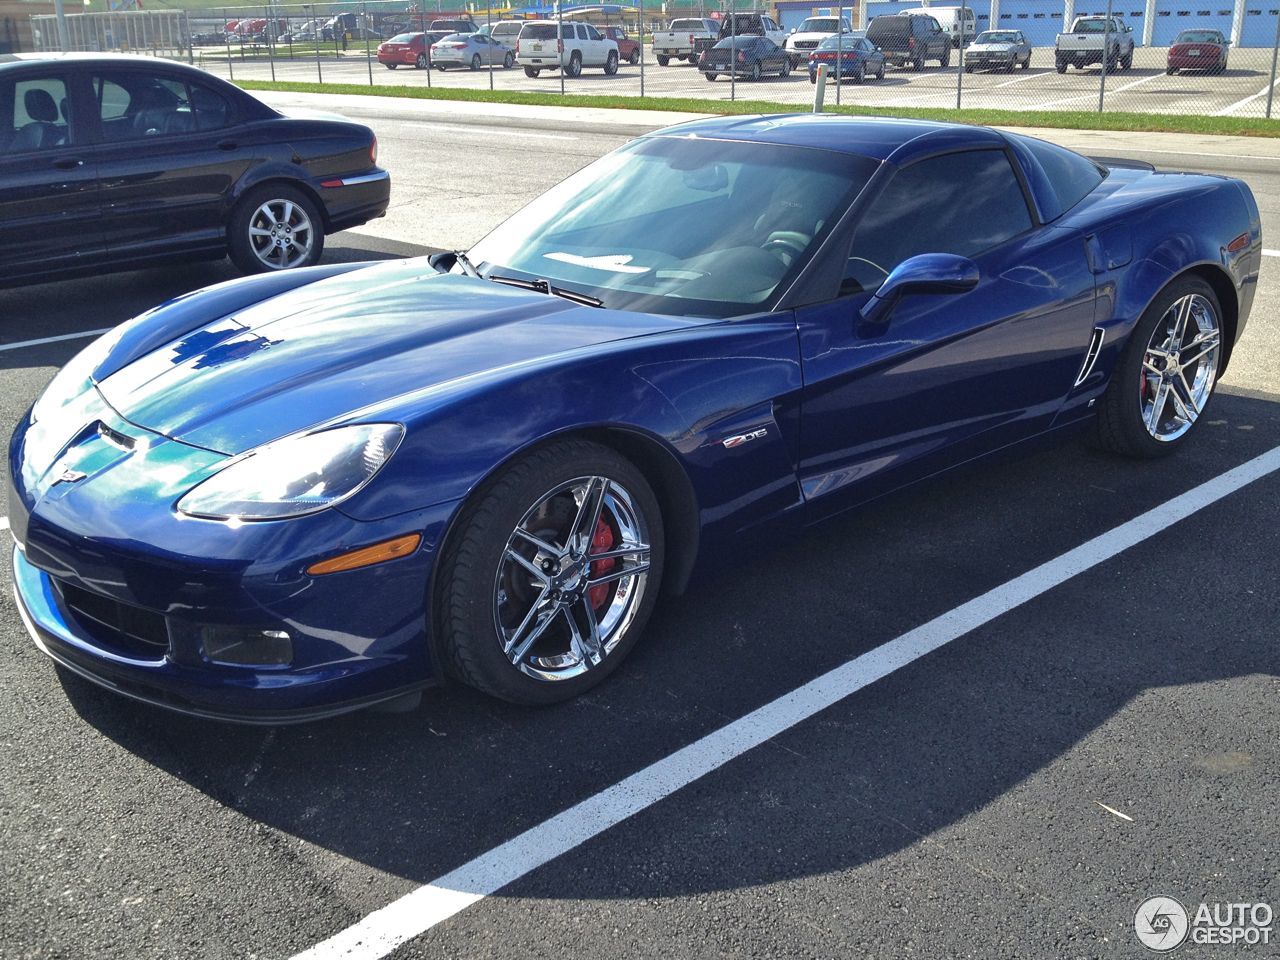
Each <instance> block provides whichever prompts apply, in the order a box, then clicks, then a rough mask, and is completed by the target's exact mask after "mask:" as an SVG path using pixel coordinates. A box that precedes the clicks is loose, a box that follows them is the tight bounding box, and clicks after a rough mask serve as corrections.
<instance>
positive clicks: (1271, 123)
mask: <svg viewBox="0 0 1280 960" xmlns="http://www.w3.org/2000/svg"><path fill="white" fill-rule="evenodd" d="M236 83H237V84H239V85H240V86H241V87H243V88H244V89H246V90H277V91H281V92H287V93H329V94H335V93H336V94H357V95H362V96H375V97H408V98H411V99H419V100H456V101H462V102H466V103H516V104H526V105H530V106H549V107H588V108H604V109H610V110H676V111H679V112H682V113H713V114H739V113H796V112H800V111H804V109H805V107H804V105H803V104H794V103H777V102H775V101H772V100H733V101H729V100H703V99H698V98H696V97H644V98H641V97H625V96H585V95H578V94H568V95H566V96H563V97H562V96H560V95H558V94H550V93H520V92H516V91H501V90H459V89H454V88H448V87H445V88H441V87H430V88H428V87H419V86H373V87H371V86H368V85H367V84H358V83H297V82H292V81H279V82H272V81H269V80H237V81H236ZM827 112H828V113H840V114H849V115H853V116H869V117H909V118H913V119H918V120H949V121H953V122H956V123H976V124H982V125H984V126H1002V127H1056V128H1059V129H1064V130H1124V131H1130V132H1139V133H1208V134H1218V135H1224V136H1245V137H1280V120H1263V119H1259V118H1253V117H1202V116H1190V117H1187V116H1175V115H1173V114H1163V113H1096V112H1092V111H1088V110H970V109H965V110H948V109H943V108H935V107H866V106H859V105H857V104H844V105H843V106H840V107H837V106H835V105H834V104H833V103H831V102H830V99H828V103H827Z"/></svg>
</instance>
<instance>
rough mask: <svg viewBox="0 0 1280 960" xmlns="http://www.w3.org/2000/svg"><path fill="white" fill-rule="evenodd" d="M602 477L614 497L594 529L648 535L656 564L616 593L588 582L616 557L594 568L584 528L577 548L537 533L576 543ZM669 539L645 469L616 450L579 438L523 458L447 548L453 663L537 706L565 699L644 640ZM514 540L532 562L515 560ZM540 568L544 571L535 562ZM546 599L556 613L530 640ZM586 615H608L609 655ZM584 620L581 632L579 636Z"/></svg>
mask: <svg viewBox="0 0 1280 960" xmlns="http://www.w3.org/2000/svg"><path fill="white" fill-rule="evenodd" d="M589 478H591V479H589ZM578 481H581V483H578ZM593 481H594V482H597V483H601V482H602V481H607V485H605V484H603V483H601V486H603V488H604V489H605V491H606V494H607V498H606V499H605V501H604V505H603V507H602V509H601V512H600V521H598V524H597V527H596V528H595V529H596V530H597V531H599V530H601V529H602V528H604V531H605V533H606V534H608V536H607V537H606V539H613V542H614V543H619V542H621V543H635V544H636V545H637V546H640V545H643V546H644V547H645V552H647V557H648V561H647V562H648V564H649V566H648V569H647V570H643V571H640V572H638V573H637V574H636V575H634V576H632V577H631V578H630V579H629V580H627V581H626V589H625V590H624V589H620V588H618V587H614V588H613V591H612V596H609V595H608V594H604V595H600V594H597V595H596V596H595V597H593V596H592V593H591V591H587V592H585V593H584V592H583V585H584V580H585V578H587V577H594V576H600V575H607V571H608V570H609V569H613V568H605V570H600V569H599V568H598V567H597V564H598V563H599V561H597V562H596V563H587V564H586V568H585V569H583V567H582V563H583V559H582V557H581V552H580V549H581V545H582V541H581V540H580V539H579V540H577V543H578V544H579V545H580V546H579V548H578V549H577V550H576V551H575V552H573V553H571V554H569V555H567V556H566V555H563V554H562V555H561V556H560V557H559V558H554V554H551V553H546V551H544V550H543V548H542V547H538V546H535V545H534V544H533V543H532V542H531V541H530V540H529V539H528V538H527V534H533V535H534V537H536V538H537V539H538V541H539V542H541V543H542V544H543V545H544V546H549V547H552V548H556V549H558V550H564V549H565V548H568V547H569V546H570V545H571V541H572V540H573V539H574V538H572V537H571V536H570V535H569V532H570V531H571V530H572V529H573V527H574V524H575V521H576V518H577V517H579V516H581V515H582V514H581V513H580V512H579V511H580V508H581V506H582V505H585V503H586V500H587V497H588V496H589V494H590V491H591V490H592V489H593V486H592V482H593ZM594 489H597V490H598V489H601V487H594ZM580 496H581V499H579V497H580ZM596 535H597V536H598V535H600V534H596ZM588 539H589V541H590V542H592V547H593V552H600V550H599V548H598V547H597V545H596V544H595V542H594V537H592V536H590V535H589V537H588ZM663 548H664V539H663V521H662V514H661V508H660V506H659V504H658V501H657V498H656V497H655V496H654V494H653V491H652V489H651V488H650V487H649V484H648V482H647V481H646V480H645V477H644V475H643V474H642V473H641V472H640V471H639V470H638V469H637V468H636V467H635V465H634V464H632V463H631V462H630V461H629V460H627V459H626V458H624V457H622V456H621V455H620V454H618V453H617V452H616V451H614V450H612V449H610V448H609V447H604V446H600V445H599V444H595V443H589V442H586V441H582V440H569V441H564V442H560V443H555V444H552V445H549V446H546V447H543V448H541V449H539V450H535V451H534V452H532V453H530V454H528V455H526V456H524V457H522V458H520V459H518V460H516V461H515V462H514V463H512V464H511V465H509V466H508V467H506V468H505V469H503V470H502V471H501V472H500V473H498V474H497V475H496V476H495V477H494V478H493V479H492V480H491V481H489V482H488V483H486V484H485V485H484V486H483V487H481V488H480V489H479V490H478V491H477V492H476V493H475V494H474V495H473V497H472V499H471V502H469V503H468V504H467V506H466V507H465V508H464V509H463V512H462V514H461V516H460V517H459V519H458V521H457V525H456V532H455V533H454V535H453V536H452V537H450V539H449V541H448V542H447V543H446V545H445V549H444V551H443V554H442V556H441V559H440V579H439V582H438V584H437V591H436V596H435V597H434V598H432V599H433V601H434V602H433V604H432V605H433V606H435V607H436V609H438V610H440V617H439V627H440V641H441V646H442V650H441V653H442V654H443V658H444V660H445V663H446V667H447V669H448V671H449V672H450V673H451V674H453V675H454V676H456V677H457V678H458V679H460V680H461V681H462V682H464V683H466V684H468V685H470V686H472V687H475V688H476V689H478V690H481V691H483V692H485V693H487V694H490V695H491V696H495V697H498V698H500V699H503V700H507V701H510V702H512V703H521V704H529V705H542V704H550V703H556V702H558V701H561V700H566V699H568V698H570V697H574V696H577V695H578V694H580V693H583V692H584V691H586V690H588V689H590V688H591V687H594V686H595V685H596V684H598V683H599V682H600V681H602V680H603V679H604V678H605V677H607V676H608V675H609V674H610V673H612V672H613V670H614V669H616V668H617V666H618V664H619V663H620V662H621V661H622V660H623V658H624V657H625V656H626V655H627V653H628V652H630V650H631V649H632V647H634V646H635V643H636V641H637V640H638V639H639V637H640V634H641V633H642V631H643V630H644V626H645V623H646V622H647V621H648V619H649V616H650V614H651V613H652V612H653V607H654V605H655V603H656V601H657V596H658V588H659V586H660V585H661V582H662V561H663ZM604 549H606V550H607V549H610V547H605V548H604ZM513 551H518V552H519V553H520V556H521V558H524V562H523V563H515V562H513V561H512V559H511V554H512V552H513ZM544 553H546V556H545V557H544V556H543V554H544ZM635 554H636V556H635V557H633V558H624V559H622V560H621V561H620V562H621V563H623V564H627V563H631V564H633V565H634V564H636V563H638V562H640V561H641V557H640V554H641V551H640V550H636V551H635ZM530 555H531V556H530ZM587 556H588V557H589V556H590V554H589V553H588V554H587ZM535 569H541V570H542V571H543V573H542V574H538V575H537V578H535V576H534V575H533V574H532V573H531V572H530V571H531V570H535ZM618 569H621V568H618ZM575 573H576V576H574V574H575ZM570 578H571V579H570ZM562 581H565V582H562ZM615 582H617V581H615ZM548 588H550V589H551V592H546V593H544V592H542V591H543V590H546V589H548ZM597 589H600V588H598V587H595V588H592V590H597ZM535 592H536V597H537V598H540V600H539V599H536V598H535ZM587 604H590V606H591V609H592V611H595V612H596V613H599V618H598V620H597V618H596V615H595V613H592V614H591V615H590V616H588V612H587V610H586V609H584V607H585V605H587ZM539 609H541V610H543V611H551V610H555V612H554V613H550V615H549V616H546V617H545V623H546V626H545V628H543V629H544V632H543V633H542V634H541V636H540V638H538V639H535V640H534V642H533V643H532V644H528V638H529V637H530V636H531V635H532V634H533V631H534V630H535V629H537V628H538V624H539V623H540V619H538V618H540V617H541V616H542V614H535V613H534V611H535V610H539ZM526 611H527V612H526ZM531 616H533V617H535V619H533V620H530V619H529V618H530V617H531ZM587 621H590V622H598V624H599V627H598V631H599V632H598V636H599V637H600V638H601V640H602V641H603V642H602V643H601V644H600V646H599V647H598V648H597V652H598V654H599V657H598V659H595V658H591V657H589V656H588V655H587V651H588V649H589V645H588V644H586V643H584V642H582V640H583V639H584V638H585V637H586V636H587V633H588V626H589V624H588V622H587ZM575 626H576V632H577V633H578V634H579V636H578V637H577V642H574V640H573V639H571V635H570V631H571V630H573V629H574V628H575ZM521 646H524V650H523V652H521V649H520V648H521ZM507 649H510V653H508V652H505V651H506V650H507Z"/></svg>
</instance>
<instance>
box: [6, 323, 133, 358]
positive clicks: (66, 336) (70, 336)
mask: <svg viewBox="0 0 1280 960" xmlns="http://www.w3.org/2000/svg"><path fill="white" fill-rule="evenodd" d="M111 329H112V328H111V327H103V328H102V329H101V330H86V331H84V333H63V334H60V335H58V336H56V337H41V338H40V339H39V340H19V341H18V342H17V343H0V353H3V352H4V351H6V350H21V349H23V348H24V347H38V346H40V345H41V344H44V343H61V342H62V341H63V340H79V339H81V338H83V337H99V336H102V334H104V333H107V332H109V331H110V330H111Z"/></svg>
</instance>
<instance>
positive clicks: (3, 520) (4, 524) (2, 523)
mask: <svg viewBox="0 0 1280 960" xmlns="http://www.w3.org/2000/svg"><path fill="white" fill-rule="evenodd" d="M8 529H9V518H8V517H0V530H8Z"/></svg>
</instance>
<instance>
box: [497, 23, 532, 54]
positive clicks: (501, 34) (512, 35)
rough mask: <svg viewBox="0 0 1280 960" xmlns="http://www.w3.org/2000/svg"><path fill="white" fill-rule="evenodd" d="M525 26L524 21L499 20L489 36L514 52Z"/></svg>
mask: <svg viewBox="0 0 1280 960" xmlns="http://www.w3.org/2000/svg"><path fill="white" fill-rule="evenodd" d="M524 24H525V21H523V20H499V21H498V22H497V23H495V24H494V25H493V29H491V30H490V31H489V36H491V37H493V39H495V40H497V41H498V42H499V43H502V44H505V45H506V46H508V47H510V48H511V49H512V50H514V49H515V48H516V40H518V39H519V38H520V30H521V28H523V27H524Z"/></svg>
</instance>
